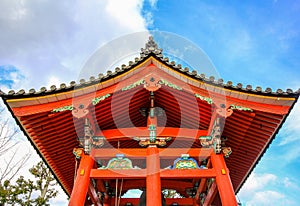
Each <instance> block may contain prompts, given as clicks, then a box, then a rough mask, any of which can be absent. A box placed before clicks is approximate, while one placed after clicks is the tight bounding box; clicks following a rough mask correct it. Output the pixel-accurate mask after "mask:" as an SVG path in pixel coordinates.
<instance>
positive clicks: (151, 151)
mask: <svg viewBox="0 0 300 206" xmlns="http://www.w3.org/2000/svg"><path fill="white" fill-rule="evenodd" d="M158 153H159V151H158V149H157V147H156V145H150V146H149V147H148V148H147V158H146V165H147V177H146V205H155V206H161V180H160V173H159V172H160V160H159V154H158Z"/></svg>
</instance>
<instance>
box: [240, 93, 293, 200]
mask: <svg viewBox="0 0 300 206" xmlns="http://www.w3.org/2000/svg"><path fill="white" fill-rule="evenodd" d="M298 98H299V95H298V96H297V97H296V99H295V101H294V102H293V104H292V106H291V107H290V109H289V111H288V113H287V114H286V115H285V116H284V118H283V119H282V121H281V123H280V125H279V126H278V127H277V129H276V130H275V132H274V133H273V135H272V136H271V138H270V140H269V142H268V143H267V145H266V146H265V148H264V149H263V150H262V151H261V154H260V155H259V156H258V157H257V159H256V161H254V162H253V166H252V167H251V168H250V170H249V171H248V173H247V175H246V176H245V177H244V179H243V180H242V181H241V184H240V185H239V186H238V187H237V188H236V190H235V193H236V194H237V193H238V192H239V191H240V189H241V188H242V187H243V185H244V184H245V182H246V180H247V179H248V177H249V176H250V174H251V173H252V171H253V170H254V169H255V168H256V166H257V165H258V163H259V162H260V160H261V158H262V157H263V156H264V154H265V153H266V151H267V150H268V148H269V147H270V145H271V144H272V142H273V140H274V139H275V137H276V135H277V134H278V132H279V131H280V129H281V128H282V126H283V124H284V122H285V121H286V118H287V117H288V116H289V114H290V112H291V111H292V109H293V108H294V106H295V104H296V103H297V101H298Z"/></svg>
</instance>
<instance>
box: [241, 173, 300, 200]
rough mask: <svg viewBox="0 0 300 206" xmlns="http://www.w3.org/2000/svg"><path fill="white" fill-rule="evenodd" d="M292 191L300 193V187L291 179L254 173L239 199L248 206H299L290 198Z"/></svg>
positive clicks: (242, 189)
mask: <svg viewBox="0 0 300 206" xmlns="http://www.w3.org/2000/svg"><path fill="white" fill-rule="evenodd" d="M282 186H284V189H283V188H282ZM271 188H273V189H271ZM274 188H279V190H276V189H274ZM282 189H283V190H282ZM290 191H299V187H298V186H297V185H296V184H295V183H293V180H292V179H290V178H289V177H284V178H279V177H277V176H276V175H274V174H270V173H265V174H259V173H255V172H252V173H251V175H250V176H249V178H248V179H247V181H246V183H245V184H244V186H243V187H242V188H241V190H240V192H239V194H238V197H239V199H240V200H241V203H242V204H243V205H246V206H269V205H279V206H285V205H297V204H296V203H294V202H293V201H291V198H289V196H288V194H289V192H290Z"/></svg>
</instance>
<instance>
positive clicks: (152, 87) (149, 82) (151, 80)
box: [144, 74, 161, 92]
mask: <svg viewBox="0 0 300 206" xmlns="http://www.w3.org/2000/svg"><path fill="white" fill-rule="evenodd" d="M144 81H145V83H144V88H145V89H147V90H148V91H150V92H155V91H157V90H158V89H159V88H160V87H161V85H160V84H159V81H160V77H158V76H157V75H156V74H150V75H148V76H146V77H145V78H144Z"/></svg>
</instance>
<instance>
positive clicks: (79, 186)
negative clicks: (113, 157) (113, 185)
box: [69, 155, 94, 206]
mask: <svg viewBox="0 0 300 206" xmlns="http://www.w3.org/2000/svg"><path fill="white" fill-rule="evenodd" d="M93 165H94V159H93V158H92V157H90V156H89V155H82V156H81V160H80V165H79V168H78V170H77V177H76V180H75V183H74V186H73V190H72V194H71V197H70V201H69V206H83V205H84V203H85V199H86V194H87V191H88V187H89V183H90V172H91V169H92V167H93Z"/></svg>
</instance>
